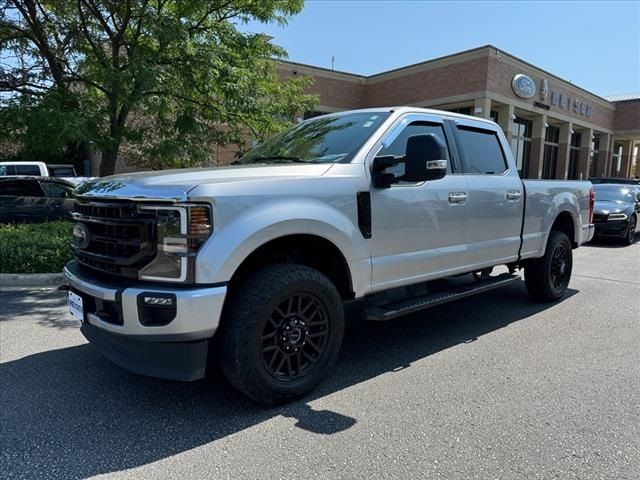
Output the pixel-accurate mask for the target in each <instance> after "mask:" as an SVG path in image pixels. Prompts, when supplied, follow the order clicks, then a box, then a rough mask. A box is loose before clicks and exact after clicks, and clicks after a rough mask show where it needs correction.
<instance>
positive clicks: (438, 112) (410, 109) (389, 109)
mask: <svg viewBox="0 0 640 480" xmlns="http://www.w3.org/2000/svg"><path fill="white" fill-rule="evenodd" d="M356 112H372V113H373V112H389V113H396V114H398V115H401V114H403V113H426V114H430V115H441V116H443V117H444V116H446V117H453V118H464V119H468V120H473V121H474V122H481V123H489V124H491V125H494V124H495V123H494V122H493V120H490V119H487V118H482V117H475V116H473V115H464V114H462V113H455V112H448V111H446V110H436V109H433V108H422V107H412V106H409V105H404V106H403V105H398V106H393V107H377V108H376V107H374V108H359V109H353V110H341V111H339V112H331V113H327V114H325V115H319V116H317V117H313V119H316V118H322V117H329V116H340V115H348V114H350V113H356Z"/></svg>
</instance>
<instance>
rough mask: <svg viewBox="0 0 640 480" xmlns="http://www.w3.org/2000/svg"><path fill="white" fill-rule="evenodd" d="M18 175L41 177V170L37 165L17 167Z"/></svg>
mask: <svg viewBox="0 0 640 480" xmlns="http://www.w3.org/2000/svg"><path fill="white" fill-rule="evenodd" d="M15 167H16V175H35V176H39V175H40V168H38V166H37V165H16V166H15Z"/></svg>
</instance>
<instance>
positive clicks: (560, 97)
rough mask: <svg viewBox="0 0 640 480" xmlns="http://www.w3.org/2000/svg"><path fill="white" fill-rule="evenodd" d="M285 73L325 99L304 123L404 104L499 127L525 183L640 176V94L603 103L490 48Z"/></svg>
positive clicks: (294, 66) (291, 67) (298, 67)
mask: <svg viewBox="0 0 640 480" xmlns="http://www.w3.org/2000/svg"><path fill="white" fill-rule="evenodd" d="M280 71H281V75H283V76H284V77H288V76H294V75H302V76H310V77H313V79H314V83H313V86H312V87H311V93H314V94H316V95H318V96H319V99H320V100H319V104H318V105H317V106H316V108H315V109H314V111H312V112H306V113H305V115H304V116H305V118H308V117H311V116H315V115H320V114H324V113H330V112H338V111H341V110H350V109H357V108H370V107H390V106H399V105H411V106H416V107H425V108H435V109H439V110H447V111H451V112H458V113H464V114H468V115H475V116H479V117H483V118H490V119H493V120H494V121H495V122H496V123H498V124H499V125H500V126H501V127H502V129H503V131H504V133H505V135H506V137H507V139H508V141H509V143H510V144H511V146H512V150H513V154H514V156H515V158H516V162H517V165H518V170H519V171H520V173H521V175H522V177H524V178H556V179H587V178H589V177H593V176H614V177H633V176H640V162H639V161H638V146H639V145H640V93H638V94H630V95H620V96H615V97H607V98H603V97H600V96H598V95H595V94H594V93H591V92H589V91H587V90H584V89H582V88H580V87H578V86H576V85H574V84H572V83H570V82H568V81H566V80H563V79H562V78H559V77H557V76H555V75H553V74H551V73H549V72H546V71H545V70H542V69H541V68H538V67H536V66H534V65H531V64H530V63H527V62H525V61H524V60H521V59H519V58H517V57H514V56H513V55H510V54H509V53H506V52H504V51H502V50H499V49H497V48H496V47H493V46H490V45H488V46H484V47H480V48H475V49H473V50H468V51H465V52H461V53H456V54H454V55H449V56H446V57H441V58H437V59H434V60H429V61H426V62H421V63H418V64H415V65H409V66H406V67H402V68H398V69H395V70H390V71H387V72H383V73H378V74H375V75H370V76H363V75H355V74H351V73H345V72H339V71H334V70H329V69H325V68H320V67H315V66H311V65H304V64H300V63H295V62H281V64H280ZM220 160H222V159H220ZM221 163H226V162H224V161H222V162H221Z"/></svg>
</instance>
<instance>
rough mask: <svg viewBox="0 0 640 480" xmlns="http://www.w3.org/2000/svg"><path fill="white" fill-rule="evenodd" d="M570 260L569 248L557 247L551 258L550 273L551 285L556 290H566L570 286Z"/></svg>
mask: <svg viewBox="0 0 640 480" xmlns="http://www.w3.org/2000/svg"><path fill="white" fill-rule="evenodd" d="M568 266H569V260H568V255H567V248H566V246H565V245H563V244H560V245H557V246H556V247H555V248H554V250H553V254H552V257H551V270H550V272H549V276H550V280H551V284H552V285H553V288H555V289H563V288H566V285H568V284H569V275H567V273H568V272H569V269H568Z"/></svg>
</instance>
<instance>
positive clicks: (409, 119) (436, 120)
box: [365, 112, 461, 188]
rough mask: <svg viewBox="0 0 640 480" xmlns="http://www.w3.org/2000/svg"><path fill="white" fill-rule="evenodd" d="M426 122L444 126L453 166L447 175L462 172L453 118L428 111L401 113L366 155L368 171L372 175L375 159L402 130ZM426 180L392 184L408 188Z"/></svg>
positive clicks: (445, 139)
mask: <svg viewBox="0 0 640 480" xmlns="http://www.w3.org/2000/svg"><path fill="white" fill-rule="evenodd" d="M416 122H419V123H426V124H430V125H433V126H439V127H441V128H442V132H443V134H444V141H445V144H446V147H447V152H448V154H449V164H450V168H451V172H447V176H449V175H459V174H460V173H461V172H460V171H459V170H460V168H459V164H458V160H457V159H458V158H460V157H459V155H458V150H457V147H456V142H455V138H454V136H453V132H452V130H451V126H450V122H451V120H450V119H448V118H446V117H443V116H440V115H432V114H427V113H418V112H408V113H405V114H403V115H401V116H400V117H399V118H397V119H396V120H395V121H394V122H393V124H392V125H391V126H390V127H389V128H387V129H386V131H385V132H384V133H383V134H382V135H381V137H380V139H379V140H378V141H377V142H376V143H375V145H374V146H373V148H372V149H371V150H370V151H369V153H368V154H367V156H366V159H365V163H366V165H367V171H368V172H369V175H370V177H371V169H372V168H373V160H374V159H375V158H376V157H377V156H378V155H379V154H380V152H381V151H382V150H383V149H385V148H389V146H391V144H392V143H393V142H394V141H395V140H396V139H397V138H398V137H399V136H400V134H401V133H402V131H403V130H404V129H405V128H406V127H408V126H409V125H411V124H413V123H416ZM425 183H426V181H425V182H415V183H413V182H406V183H395V184H393V185H391V188H406V187H415V186H420V185H424V184H425Z"/></svg>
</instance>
